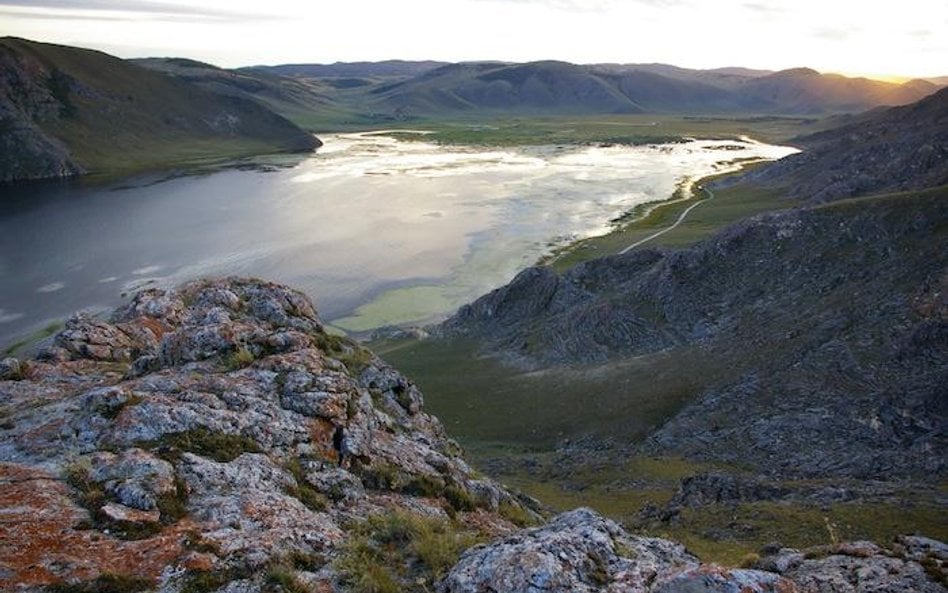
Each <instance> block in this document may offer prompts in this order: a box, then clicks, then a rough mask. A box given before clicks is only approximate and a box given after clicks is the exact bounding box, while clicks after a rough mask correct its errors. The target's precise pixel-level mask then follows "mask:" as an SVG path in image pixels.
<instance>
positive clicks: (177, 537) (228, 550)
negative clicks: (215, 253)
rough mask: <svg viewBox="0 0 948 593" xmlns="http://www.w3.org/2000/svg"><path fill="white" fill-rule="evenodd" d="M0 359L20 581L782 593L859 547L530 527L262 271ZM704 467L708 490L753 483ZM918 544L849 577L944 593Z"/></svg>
mask: <svg viewBox="0 0 948 593" xmlns="http://www.w3.org/2000/svg"><path fill="white" fill-rule="evenodd" d="M0 371H2V373H3V374H2V379H0V405H2V409H0V414H2V415H0V418H2V424H0V431H2V432H0V508H2V509H3V513H2V514H3V525H4V529H3V530H2V532H0V588H3V589H5V590H6V589H14V588H15V589H16V590H18V591H37V592H38V591H43V590H56V591H100V590H104V591H116V590H121V591H157V592H159V593H182V592H192V591H217V592H225V591H226V592H231V593H233V592H237V591H240V592H246V593H262V592H263V591H271V590H283V591H327V592H328V591H340V592H341V591H408V592H415V591H417V592H419V593H421V592H430V591H432V590H438V591H441V592H442V593H461V592H467V591H470V592H484V591H494V592H495V593H508V592H509V593H522V592H531V591H535V592H539V591H546V592H549V593H555V592H557V591H563V592H566V591H571V592H589V593H592V592H597V593H598V592H611V593H618V592H620V591H621V592H637V591H641V592H643V593H645V592H648V593H659V592H661V593H671V592H673V591H709V592H710V591H735V592H737V591H740V592H741V593H746V592H749V591H750V592H757V593H765V592H767V593H769V592H779V593H788V592H793V591H811V590H813V591H824V590H826V591H830V590H834V591H835V590H836V589H827V588H823V589H819V588H813V587H823V585H822V584H821V583H824V582H830V583H835V582H836V580H838V579H839V578H843V577H842V576H839V575H841V574H843V573H844V572H845V571H846V570H850V564H851V563H852V562H857V560H830V559H832V558H835V557H836V556H840V555H841V554H842V555H845V550H848V549H849V548H843V547H836V548H833V549H832V550H830V552H829V556H828V559H827V560H825V561H821V562H822V563H816V564H814V563H812V562H810V559H811V558H815V557H811V556H807V554H806V553H802V556H801V558H802V560H801V561H800V562H797V559H798V556H799V555H800V553H797V552H796V551H787V550H775V551H774V553H773V554H772V556H773V558H772V559H771V558H770V556H767V557H765V559H764V560H762V561H761V566H760V567H759V568H764V567H769V568H768V570H769V572H768V571H765V570H749V569H728V568H723V567H719V566H715V565H705V564H701V563H700V562H699V561H698V560H697V559H696V558H695V557H694V556H692V555H691V554H689V553H688V552H687V551H686V550H685V549H684V548H683V547H682V546H681V545H679V544H676V543H674V542H670V541H666V540H661V539H656V538H650V537H639V536H634V535H630V534H629V533H626V532H625V531H624V530H623V529H622V528H620V527H619V526H618V525H617V524H616V523H614V522H612V521H610V520H607V519H604V518H603V517H601V516H599V515H598V514H596V513H595V512H593V511H590V510H588V509H579V510H576V511H573V512H570V513H566V514H563V515H560V516H559V517H556V518H554V519H553V520H552V521H550V522H549V523H548V524H546V525H542V526H540V527H536V528H533V529H528V530H520V531H518V530H517V529H516V525H524V524H529V523H537V522H539V521H540V520H541V517H540V516H539V515H538V514H537V513H536V512H535V510H534V509H535V508H537V505H536V503H535V501H531V500H530V499H528V498H526V497H523V496H522V495H514V494H512V493H510V492H509V491H508V490H506V489H505V488H503V487H501V486H499V485H498V484H496V483H494V482H492V481H491V480H489V479H486V478H484V477H481V476H480V475H478V474H477V473H476V472H475V471H473V470H472V469H471V468H470V467H469V466H468V465H467V464H466V463H465V461H464V460H463V459H462V458H461V456H460V450H459V448H458V446H457V444H456V443H454V442H453V441H452V440H451V439H450V438H448V436H447V435H446V434H445V432H444V430H443V428H442V427H441V424H440V423H439V422H438V420H437V419H436V418H434V417H432V416H430V415H428V414H427V413H425V411H424V406H423V397H422V395H421V393H420V392H419V391H418V389H417V387H416V386H415V385H414V384H412V383H411V382H410V381H409V380H407V379H406V378H405V377H403V376H402V375H401V374H399V373H398V372H397V371H396V370H395V369H393V368H391V367H389V366H387V365H386V364H385V363H383V362H382V361H381V360H380V359H378V358H377V357H376V356H375V355H373V354H372V353H371V352H369V351H367V350H365V349H363V348H362V347H361V346H359V345H358V344H356V343H354V342H351V341H349V340H346V339H344V338H340V337H337V336H332V335H330V334H327V333H326V332H325V330H324V328H323V326H322V325H321V323H320V321H319V319H318V317H317V316H316V312H315V310H314V308H313V306H312V304H311V303H310V302H309V300H308V299H307V298H306V297H305V296H303V295H302V294H300V293H297V292H295V291H293V290H290V289H288V288H285V287H282V286H279V285H275V284H271V283H268V282H263V281H259V280H251V279H237V278H230V279H225V280H208V281H198V282H193V283H191V284H188V285H185V286H183V287H182V288H181V289H179V290H159V289H152V290H146V291H143V292H141V293H138V294H137V295H135V296H134V297H133V298H132V299H131V300H130V302H129V303H128V304H127V305H125V306H124V307H122V308H121V309H119V310H118V311H116V312H115V313H114V314H113V315H112V317H111V318H109V319H108V320H104V319H95V318H90V317H88V316H84V315H77V316H75V317H73V318H72V319H70V320H69V321H68V323H67V324H66V327H65V328H64V329H63V330H62V331H61V332H60V333H59V334H58V335H57V336H56V338H55V342H54V344H53V345H51V346H49V347H47V348H45V349H44V350H43V351H41V352H40V354H39V356H38V357H37V358H36V359H34V360H18V359H14V358H7V359H4V360H3V361H2V363H0ZM706 482H708V484H706V485H705V486H703V487H700V488H695V489H691V490H695V491H696V492H697V491H701V492H706V491H708V492H710V491H712V490H715V491H727V492H730V491H731V490H736V491H737V492H738V493H740V492H743V491H744V490H746V488H743V487H741V486H734V487H731V486H728V485H723V486H720V487H718V486H714V484H717V483H719V482H720V480H706ZM715 496H717V495H715ZM477 542H490V543H486V544H481V545H476V546H473V547H471V546H472V544H475V543H477ZM901 545H902V548H900V550H902V551H901V552H899V554H901V556H899V557H898V562H896V561H895V560H892V563H890V564H878V566H882V567H883V568H886V570H888V572H887V573H886V574H885V575H881V573H879V570H878V569H877V568H876V565H871V566H869V568H866V569H865V570H863V571H862V572H859V571H858V570H857V571H856V572H855V573H853V572H852V571H850V572H849V573H846V574H848V575H849V576H848V577H847V578H849V581H850V582H851V583H856V584H857V585H858V584H859V583H863V582H865V583H867V585H866V587H868V586H869V585H871V584H872V583H876V582H884V583H885V584H886V586H890V589H883V590H898V589H891V587H894V586H896V585H899V586H902V585H904V586H905V587H908V586H910V585H911V586H916V585H917V586H918V587H921V588H919V589H917V590H920V591H941V590H942V589H939V588H938V587H939V585H937V584H933V583H935V581H934V580H932V579H935V578H936V576H933V575H937V574H941V573H938V572H937V571H938V570H942V566H943V562H944V546H942V545H941V544H938V543H937V542H933V541H931V540H924V539H922V538H907V539H905V540H904V541H903V543H902V544H901ZM856 547H857V548H858V549H860V550H861V549H864V548H865V545H863V544H857V545H856ZM465 549H467V551H464V550H465ZM853 549H856V548H853ZM875 550H876V549H875V548H873V551H872V553H871V555H872V556H873V558H874V557H875V555H878V554H877V553H876V551H875ZM879 550H880V551H879V554H882V553H883V551H881V549H879ZM462 552H463V553H462ZM869 556H870V555H868V554H867V555H864V556H863V557H860V560H858V562H868V560H866V558H869ZM850 557H851V556H847V557H846V558H850ZM878 562H882V561H881V560H879V561H878ZM847 563H849V564H847ZM860 566H862V565H860ZM919 567H921V568H919ZM860 570H862V569H860ZM867 571H868V572H867ZM863 573H865V575H863ZM853 574H855V575H856V576H855V577H853V576H852V575H853ZM880 575H881V576H880ZM880 579H881V580H880ZM813 583H816V584H815V585H814V584H813ZM893 583H894V584H893ZM50 585H52V586H53V588H52V589H47V588H46V587H47V586H50ZM834 586H835V585H834ZM860 586H862V585H860ZM841 590H842V589H841ZM847 590H848V589H847ZM853 590H854V591H863V590H870V589H867V588H865V587H864V588H861V589H858V588H857V589H853ZM906 590H907V589H906Z"/></svg>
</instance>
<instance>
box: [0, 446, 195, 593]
mask: <svg viewBox="0 0 948 593" xmlns="http://www.w3.org/2000/svg"><path fill="white" fill-rule="evenodd" d="M0 509H3V510H2V512H0V521H2V524H3V528H2V529H0V566H2V567H3V568H4V569H5V570H4V571H2V572H0V574H3V575H5V576H4V577H0V590H10V589H12V588H13V587H14V586H15V585H18V586H23V585H46V584H50V583H55V582H59V581H64V580H69V581H86V580H92V579H95V578H96V577H98V576H99V575H101V574H103V573H105V572H111V573H116V572H123V571H124V572H126V574H130V575H134V576H140V577H145V578H157V577H158V575H159V574H160V573H161V571H162V569H163V568H164V567H165V566H167V565H169V564H173V563H174V562H175V561H176V560H177V558H178V557H179V556H181V554H182V553H183V551H184V549H183V547H182V545H183V541H184V537H185V534H186V532H188V531H191V530H194V529H195V524H194V523H193V522H191V521H186V520H184V521H179V522H178V523H177V524H175V525H173V526H170V527H168V528H165V529H164V530H163V531H162V532H161V533H159V534H157V535H156V536H154V537H151V538H149V539H145V540H139V541H122V540H118V539H116V538H114V537H112V536H110V535H109V534H107V533H103V532H99V531H95V530H91V529H86V530H82V529H78V527H79V526H81V524H82V522H83V521H84V520H86V519H87V518H88V515H87V513H86V511H84V510H83V509H81V508H80V507H78V506H77V505H76V504H75V503H74V502H73V501H72V499H70V497H69V491H68V488H67V487H66V485H65V484H64V483H63V482H62V481H61V480H59V479H57V478H56V477H55V476H53V475H51V474H49V473H47V472H44V471H41V470H38V469H36V468H31V467H26V466H23V465H17V464H12V463H0Z"/></svg>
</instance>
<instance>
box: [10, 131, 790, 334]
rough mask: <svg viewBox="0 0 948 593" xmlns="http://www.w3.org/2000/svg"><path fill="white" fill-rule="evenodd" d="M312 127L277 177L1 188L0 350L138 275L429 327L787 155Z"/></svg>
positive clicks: (141, 280)
mask: <svg viewBox="0 0 948 593" xmlns="http://www.w3.org/2000/svg"><path fill="white" fill-rule="evenodd" d="M322 139H323V140H324V142H325V146H324V147H323V148H321V149H320V150H319V152H317V153H316V154H314V155H312V156H308V157H306V158H303V159H301V160H300V161H299V162H298V163H296V164H295V165H293V166H291V167H288V168H283V169H279V170H276V171H260V170H226V171H220V172H216V173H212V174H209V175H205V176H187V177H178V178H174V179H168V180H164V181H160V182H155V181H156V180H155V179H135V180H126V181H125V182H122V183H120V184H113V185H108V186H94V185H89V184H85V183H82V182H69V183H50V184H28V185H23V186H8V187H3V188H0V204H2V209H0V210H2V211H0V344H4V343H7V342H10V341H12V340H13V339H14V338H15V337H16V336H18V335H22V334H25V333H28V332H29V331H31V330H33V329H36V328H38V327H42V326H43V325H45V324H46V323H48V322H49V321H50V320H53V319H61V318H64V317H66V316H68V315H69V314H70V313H71V312H73V311H76V310H78V309H89V310H101V309H103V308H107V307H112V306H115V305H117V304H119V303H120V302H121V300H122V298H123V297H122V295H123V293H128V292H129V291H131V290H134V289H135V288H137V287H142V286H150V285H160V286H166V285H174V284H177V283H180V282H182V281H185V280H188V279H192V278H196V277H200V276H206V275H223V274H241V275H252V276H260V277H264V278H267V279H272V280H275V281H278V282H284V283H287V284H290V285H291V286H294V287H296V288H299V289H301V290H303V291H305V292H306V293H308V294H309V295H310V296H311V297H312V298H313V299H314V300H315V302H316V305H317V308H318V310H319V311H320V314H321V316H322V317H323V319H324V320H330V321H332V322H333V324H335V325H337V326H338V327H341V328H343V329H346V330H349V331H364V330H369V329H372V328H375V327H379V326H383V325H388V324H405V323H421V322H427V321H433V320H435V319H438V318H440V317H443V316H445V315H447V314H450V313H451V312H452V311H453V310H455V309H456V308H457V307H458V306H460V305H461V304H464V303H465V302H469V301H471V300H473V299H474V298H476V297H478V296H479V295H481V294H483V293H485V292H487V291H489V290H491V289H493V288H495V287H497V286H500V285H502V284H504V283H505V282H507V281H508V280H510V278H512V277H513V275H514V274H515V273H516V272H517V271H519V270H520V269H522V268H524V267H525V266H528V265H531V264H533V263H535V262H536V261H537V260H538V258H540V257H541V256H543V255H544V254H546V253H549V251H550V250H551V249H552V248H554V247H556V246H559V245H563V244H565V243H568V242H570V241H574V240H576V239H579V238H583V237H588V236H592V235H596V234H602V233H605V232H608V231H609V230H610V226H609V222H608V221H609V220H610V219H612V218H614V217H616V216H618V215H620V214H621V213H623V212H625V211H627V210H629V209H630V208H632V207H633V206H635V205H636V204H640V203H643V202H649V201H656V200H663V199H666V198H668V197H669V196H670V195H671V194H672V192H673V191H674V189H675V187H676V185H677V184H678V183H680V182H681V181H682V180H684V179H686V178H691V177H699V176H703V175H706V174H709V173H711V172H713V171H715V170H716V167H717V165H716V163H720V162H722V161H727V160H732V159H738V158H746V157H767V158H778V157H781V156H784V155H786V154H789V153H791V152H794V149H792V148H788V147H777V146H769V145H764V144H758V143H753V142H733V141H727V142H724V141H695V142H688V143H682V144H672V145H657V146H641V147H629V146H607V147H606V146H567V147H552V146H543V147H523V148H504V149H485V148H458V147H443V146H438V145H435V144H432V143H427V142H403V141H399V140H395V139H393V138H389V137H385V136H382V135H372V134H341V135H329V136H325V137H322Z"/></svg>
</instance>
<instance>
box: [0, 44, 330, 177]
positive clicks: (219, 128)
mask: <svg viewBox="0 0 948 593" xmlns="http://www.w3.org/2000/svg"><path fill="white" fill-rule="evenodd" d="M0 116H2V123H0V125H2V126H3V127H4V128H5V129H7V130H15V131H16V134H11V135H10V136H7V135H5V138H4V145H3V151H2V153H0V179H6V180H10V179H15V178H21V179H22V178H33V177H44V176H56V175H57V172H58V173H61V174H63V175H68V174H75V173H78V172H81V171H88V172H92V173H96V172H105V171H108V172H116V171H134V170H141V169H146V168H151V167H160V166H168V165H171V164H178V163H183V162H193V161H196V160H202V159H220V158H226V157H235V156H245V155H252V154H261V153H272V152H285V151H291V152H295V151H306V150H312V149H313V148H315V147H316V146H318V144H319V141H318V140H317V139H315V138H314V137H313V136H312V135H311V134H308V133H306V132H304V131H303V130H301V129H300V128H298V127H297V126H295V125H294V124H292V123H291V122H289V121H288V120H287V119H285V118H284V117H282V116H280V115H277V114H276V113H274V112H272V111H271V110H269V109H267V108H265V107H263V106H261V105H260V104H258V103H255V102H253V101H249V100H247V99H244V98H241V97H238V96H232V95H231V96H228V95H221V94H217V93H214V92H210V91H208V90H205V89H202V88H200V87H198V86H196V85H194V84H191V83H189V82H187V81H185V80H181V79H179V78H174V77H170V76H167V75H166V74H163V73H159V72H155V71H153V70H149V69H145V68H142V67H140V66H137V65H135V64H133V63H130V62H128V61H125V60H121V59H118V58H115V57H112V56H109V55H107V54H104V53H101V52H97V51H92V50H86V49H79V48H73V47H66V46H61V45H52V44H46V43H36V42H32V41H27V40H23V39H17V38H10V37H6V38H3V39H0ZM14 136H15V137H14ZM11 138H12V139H11ZM44 146H53V147H57V148H59V149H60V151H61V152H60V156H61V157H62V163H63V165H62V166H61V167H59V170H58V171H57V170H56V167H53V168H52V170H51V168H50V166H48V155H49V152H48V151H44ZM27 149H28V150H27Z"/></svg>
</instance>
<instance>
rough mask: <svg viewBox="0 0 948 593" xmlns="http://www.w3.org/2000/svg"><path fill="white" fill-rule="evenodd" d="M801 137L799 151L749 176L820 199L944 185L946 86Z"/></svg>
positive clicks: (947, 175) (947, 169)
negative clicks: (897, 105)
mask: <svg viewBox="0 0 948 593" xmlns="http://www.w3.org/2000/svg"><path fill="white" fill-rule="evenodd" d="M852 119H853V120H854V121H852V122H849V123H846V124H845V125H843V126H841V127H836V128H833V129H831V130H828V131H825V132H820V133H817V134H813V135H809V136H804V137H801V138H797V139H795V140H794V143H795V144H797V145H799V146H802V147H805V148H806V150H804V151H803V152H801V153H799V154H797V155H793V156H791V157H788V158H786V159H783V160H782V161H780V162H779V163H775V164H774V165H772V166H770V167H767V168H766V169H764V170H762V171H759V172H756V173H753V174H751V175H748V176H747V177H748V179H749V180H751V181H755V182H761V183H765V184H767V185H770V186H777V187H784V188H786V189H787V192H788V193H789V194H790V195H792V196H795V197H805V198H807V199H808V200H810V201H811V202H814V203H815V202H824V201H829V200H834V199H839V198H848V197H850V196H857V195H866V194H872V193H880V192H891V191H903V190H912V189H922V188H926V187H934V186H939V185H945V184H948V89H942V90H940V91H938V92H936V93H934V94H933V95H930V96H928V97H926V98H925V99H923V100H921V101H919V102H918V103H915V104H912V105H906V106H903V107H894V108H891V109H888V110H882V111H873V112H870V113H866V114H863V115H861V116H857V117H854V118H852Z"/></svg>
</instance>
